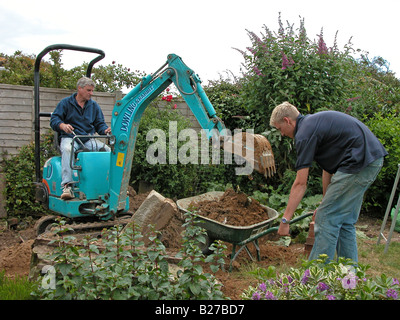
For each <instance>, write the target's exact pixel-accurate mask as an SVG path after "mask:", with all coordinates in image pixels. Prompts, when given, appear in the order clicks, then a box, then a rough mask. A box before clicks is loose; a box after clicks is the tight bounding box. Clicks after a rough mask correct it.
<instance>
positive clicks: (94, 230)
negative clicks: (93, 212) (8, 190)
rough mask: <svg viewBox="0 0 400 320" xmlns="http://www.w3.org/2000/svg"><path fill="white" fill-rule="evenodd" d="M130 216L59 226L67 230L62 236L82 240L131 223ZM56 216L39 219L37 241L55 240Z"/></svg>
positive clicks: (36, 225) (75, 222) (36, 226)
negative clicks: (70, 236) (66, 235)
mask: <svg viewBox="0 0 400 320" xmlns="http://www.w3.org/2000/svg"><path fill="white" fill-rule="evenodd" d="M131 216H132V214H130V213H128V214H125V215H123V216H120V217H117V218H115V219H114V220H108V221H100V220H93V219H92V220H89V221H84V220H82V221H76V220H73V221H72V220H71V222H69V221H67V223H66V224H65V225H63V226H61V228H62V229H65V230H67V231H66V232H65V233H63V234H68V235H72V236H74V237H76V238H78V239H79V238H83V237H84V236H87V235H92V236H93V237H96V236H100V235H101V232H102V230H103V229H108V228H112V227H115V226H117V225H121V226H125V225H127V224H128V223H129V222H130V221H131ZM58 218H59V217H58V216H44V217H42V218H40V219H39V220H38V221H37V222H36V224H35V229H36V234H37V240H39V241H41V242H43V241H44V242H47V241H51V240H54V239H56V237H57V235H56V233H57V228H59V227H58V225H57V219H58Z"/></svg>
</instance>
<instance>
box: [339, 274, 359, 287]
mask: <svg viewBox="0 0 400 320" xmlns="http://www.w3.org/2000/svg"><path fill="white" fill-rule="evenodd" d="M356 286H357V279H356V276H355V275H354V274H352V273H349V274H348V275H347V276H345V277H344V278H343V279H342V287H343V288H344V289H354V288H355V287H356Z"/></svg>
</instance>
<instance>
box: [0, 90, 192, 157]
mask: <svg viewBox="0 0 400 320" xmlns="http://www.w3.org/2000/svg"><path fill="white" fill-rule="evenodd" d="M73 92H75V91H74V90H65V89H52V88H40V111H41V112H53V111H54V109H55V107H56V105H57V103H58V102H59V101H60V100H61V99H63V98H65V97H67V96H69V95H71V94H72V93H73ZM121 98H122V93H121V92H120V91H118V92H115V93H104V92H96V91H95V93H94V95H93V100H95V101H97V103H98V104H99V105H100V106H101V108H102V110H103V113H104V117H105V120H106V122H107V124H108V125H110V123H111V113H112V110H113V108H114V105H115V103H116V101H117V100H119V99H121ZM176 104H177V109H178V110H179V112H180V113H181V114H182V115H183V116H185V117H188V118H189V119H190V120H191V122H192V124H193V128H194V129H200V126H199V124H198V123H197V121H196V118H195V117H194V115H193V113H192V111H191V110H190V109H189V107H188V106H187V105H186V103H185V102H184V101H183V100H178V101H177V102H176ZM34 121H35V113H34V89H33V87H30V86H16V85H8V84H0V154H2V155H4V154H8V155H14V154H16V153H18V149H19V148H20V147H22V146H24V145H27V144H29V143H30V142H32V141H34V134H35V133H34ZM40 123H41V126H40V127H41V132H42V133H43V132H45V131H44V130H46V128H50V125H49V118H43V117H42V118H41V120H40Z"/></svg>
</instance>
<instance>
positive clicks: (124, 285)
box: [34, 214, 224, 300]
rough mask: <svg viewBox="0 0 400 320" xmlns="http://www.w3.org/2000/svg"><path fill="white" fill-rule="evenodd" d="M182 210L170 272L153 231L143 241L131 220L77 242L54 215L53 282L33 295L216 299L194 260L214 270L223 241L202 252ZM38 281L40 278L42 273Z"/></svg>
mask: <svg viewBox="0 0 400 320" xmlns="http://www.w3.org/2000/svg"><path fill="white" fill-rule="evenodd" d="M193 221H194V216H193V215H190V214H187V215H186V222H185V226H186V230H185V237H184V242H183V244H182V248H181V249H180V252H179V254H178V256H177V257H179V258H181V261H180V262H179V266H180V267H181V269H179V270H178V271H177V272H176V274H173V273H172V272H170V271H169V267H168V261H167V259H168V254H167V252H166V250H165V247H164V245H163V244H162V243H161V241H160V240H159V239H158V236H157V233H154V234H153V235H151V236H149V238H148V239H149V241H150V243H149V245H148V246H147V247H144V242H143V236H142V235H141V234H140V232H138V231H137V230H136V229H135V227H134V226H130V227H128V228H125V229H124V231H123V232H122V229H121V227H120V226H119V227H115V228H112V229H110V230H105V231H104V232H103V234H102V242H101V243H99V240H98V239H97V238H96V239H90V237H87V238H85V240H84V243H83V247H79V246H76V244H75V238H74V237H73V236H69V235H66V234H65V233H66V232H68V231H69V228H67V227H66V225H65V221H63V220H60V222H59V224H58V227H57V231H56V232H57V233H58V234H59V235H60V237H59V239H57V240H55V241H54V242H55V244H56V249H55V250H54V252H53V253H52V254H51V256H50V257H49V258H50V260H52V261H54V263H55V265H54V268H55V271H56V273H55V277H56V279H55V280H56V281H55V288H54V287H53V288H51V287H50V286H40V287H39V288H38V289H37V290H35V292H34V295H35V296H36V297H38V298H40V299H66V300H82V299H84V300H86V299H107V300H109V299H112V300H120V299H123V300H127V299H132V300H137V299H141V300H142V299H150V300H153V299H156V300H164V299H221V298H223V294H222V291H221V285H220V284H218V283H217V282H216V281H215V277H214V276H213V275H211V274H209V273H203V268H202V267H201V265H199V263H200V262H207V263H212V262H214V264H212V265H211V268H212V271H213V272H216V271H217V270H218V268H219V267H223V264H224V260H223V254H222V251H223V249H224V247H223V246H221V245H217V246H216V247H214V254H212V255H210V256H208V257H207V258H205V257H204V256H203V255H202V253H201V251H200V249H199V248H198V246H197V245H196V243H198V241H200V242H201V241H202V242H204V241H205V240H204V236H203V233H204V230H203V229H201V228H200V227H199V226H196V225H195V224H194V223H193ZM42 281H43V278H42Z"/></svg>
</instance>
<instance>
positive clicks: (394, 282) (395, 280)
mask: <svg viewBox="0 0 400 320" xmlns="http://www.w3.org/2000/svg"><path fill="white" fill-rule="evenodd" d="M396 284H399V280H397V279H396V278H393V281H392V286H395V285H396Z"/></svg>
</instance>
